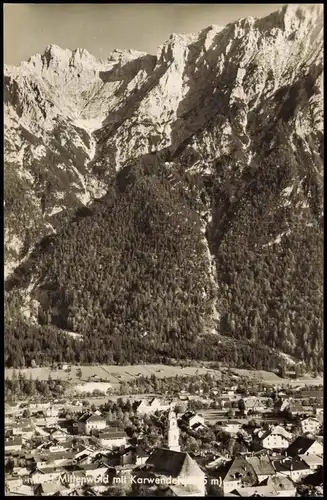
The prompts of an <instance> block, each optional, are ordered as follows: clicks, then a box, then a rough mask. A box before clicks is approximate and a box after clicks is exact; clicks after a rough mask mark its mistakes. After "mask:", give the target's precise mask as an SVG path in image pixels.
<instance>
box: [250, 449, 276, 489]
mask: <svg viewBox="0 0 327 500" xmlns="http://www.w3.org/2000/svg"><path fill="white" fill-rule="evenodd" d="M245 459H246V461H247V462H248V463H249V464H250V465H251V466H252V467H253V470H254V472H255V474H256V476H257V478H258V482H259V483H261V482H262V481H264V480H265V479H267V478H268V477H271V476H274V475H275V474H276V472H275V469H274V467H273V464H272V462H271V460H270V457H269V456H268V455H257V456H254V455H253V456H248V457H245Z"/></svg>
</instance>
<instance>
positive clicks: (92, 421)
mask: <svg viewBox="0 0 327 500" xmlns="http://www.w3.org/2000/svg"><path fill="white" fill-rule="evenodd" d="M106 427H107V423H106V420H105V419H104V418H103V417H101V415H96V414H93V415H88V414H86V415H83V416H82V417H81V418H80V419H79V421H78V433H79V434H91V432H92V431H95V430H96V431H101V430H103V429H105V428H106Z"/></svg>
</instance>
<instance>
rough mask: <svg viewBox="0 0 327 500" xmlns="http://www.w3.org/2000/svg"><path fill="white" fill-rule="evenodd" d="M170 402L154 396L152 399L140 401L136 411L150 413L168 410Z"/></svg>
mask: <svg viewBox="0 0 327 500" xmlns="http://www.w3.org/2000/svg"><path fill="white" fill-rule="evenodd" d="M169 408H170V404H168V403H162V402H161V401H160V399H157V398H153V399H150V400H142V401H140V402H139V404H138V406H137V408H136V411H137V412H138V413H140V414H147V415H150V414H151V413H155V412H156V411H166V410H169Z"/></svg>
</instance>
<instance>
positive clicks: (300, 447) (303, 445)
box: [287, 436, 324, 457]
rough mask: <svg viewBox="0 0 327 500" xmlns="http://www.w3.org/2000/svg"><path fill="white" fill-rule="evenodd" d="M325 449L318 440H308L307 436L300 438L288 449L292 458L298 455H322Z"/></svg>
mask: <svg viewBox="0 0 327 500" xmlns="http://www.w3.org/2000/svg"><path fill="white" fill-rule="evenodd" d="M323 452H324V447H323V445H322V444H321V443H319V441H317V439H313V438H308V437H306V436H299V437H297V438H296V439H295V441H293V443H292V444H291V445H290V446H289V447H288V449H287V454H288V455H290V456H291V457H295V456H297V455H312V454H314V455H322V454H323Z"/></svg>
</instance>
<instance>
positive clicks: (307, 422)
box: [301, 417, 321, 434]
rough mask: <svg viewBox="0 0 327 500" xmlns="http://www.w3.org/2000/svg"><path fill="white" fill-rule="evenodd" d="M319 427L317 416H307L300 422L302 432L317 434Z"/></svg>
mask: <svg viewBox="0 0 327 500" xmlns="http://www.w3.org/2000/svg"><path fill="white" fill-rule="evenodd" d="M320 427H321V423H320V422H319V420H318V419H317V418H313V417H308V418H305V419H304V420H302V422H301V429H302V434H318V432H319V430H320Z"/></svg>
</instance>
